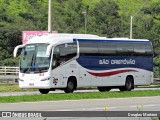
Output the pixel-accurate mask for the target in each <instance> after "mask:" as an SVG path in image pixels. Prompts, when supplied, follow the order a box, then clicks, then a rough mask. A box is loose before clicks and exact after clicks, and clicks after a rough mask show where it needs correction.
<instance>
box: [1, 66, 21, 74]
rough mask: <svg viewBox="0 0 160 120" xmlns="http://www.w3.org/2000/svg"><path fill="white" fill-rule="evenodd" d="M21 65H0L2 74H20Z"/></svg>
mask: <svg viewBox="0 0 160 120" xmlns="http://www.w3.org/2000/svg"><path fill="white" fill-rule="evenodd" d="M18 73H19V67H8V66H0V75H18Z"/></svg>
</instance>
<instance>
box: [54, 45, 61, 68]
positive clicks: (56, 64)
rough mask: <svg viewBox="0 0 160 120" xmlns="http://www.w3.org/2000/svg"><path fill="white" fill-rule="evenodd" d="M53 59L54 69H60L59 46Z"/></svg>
mask: <svg viewBox="0 0 160 120" xmlns="http://www.w3.org/2000/svg"><path fill="white" fill-rule="evenodd" d="M53 51H54V52H53V59H52V69H54V68H56V67H58V66H59V65H60V51H59V46H57V47H55V49H54V50H53Z"/></svg>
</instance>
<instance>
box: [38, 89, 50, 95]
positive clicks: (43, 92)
mask: <svg viewBox="0 0 160 120" xmlns="http://www.w3.org/2000/svg"><path fill="white" fill-rule="evenodd" d="M39 92H40V93H41V94H48V93H49V89H39Z"/></svg>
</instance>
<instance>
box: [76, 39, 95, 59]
mask: <svg viewBox="0 0 160 120" xmlns="http://www.w3.org/2000/svg"><path fill="white" fill-rule="evenodd" d="M79 46H80V55H81V56H85V55H88V56H95V55H98V47H97V42H79Z"/></svg>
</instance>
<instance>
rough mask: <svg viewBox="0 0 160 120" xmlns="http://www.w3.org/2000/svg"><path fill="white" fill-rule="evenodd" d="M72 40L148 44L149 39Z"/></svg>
mask: <svg viewBox="0 0 160 120" xmlns="http://www.w3.org/2000/svg"><path fill="white" fill-rule="evenodd" d="M73 41H74V42H75V41H79V42H126V43H127V42H128V43H132V42H133V43H149V44H150V41H149V40H147V41H142V40H139V41H138V40H134V41H133V40H96V39H74V40H73Z"/></svg>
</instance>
